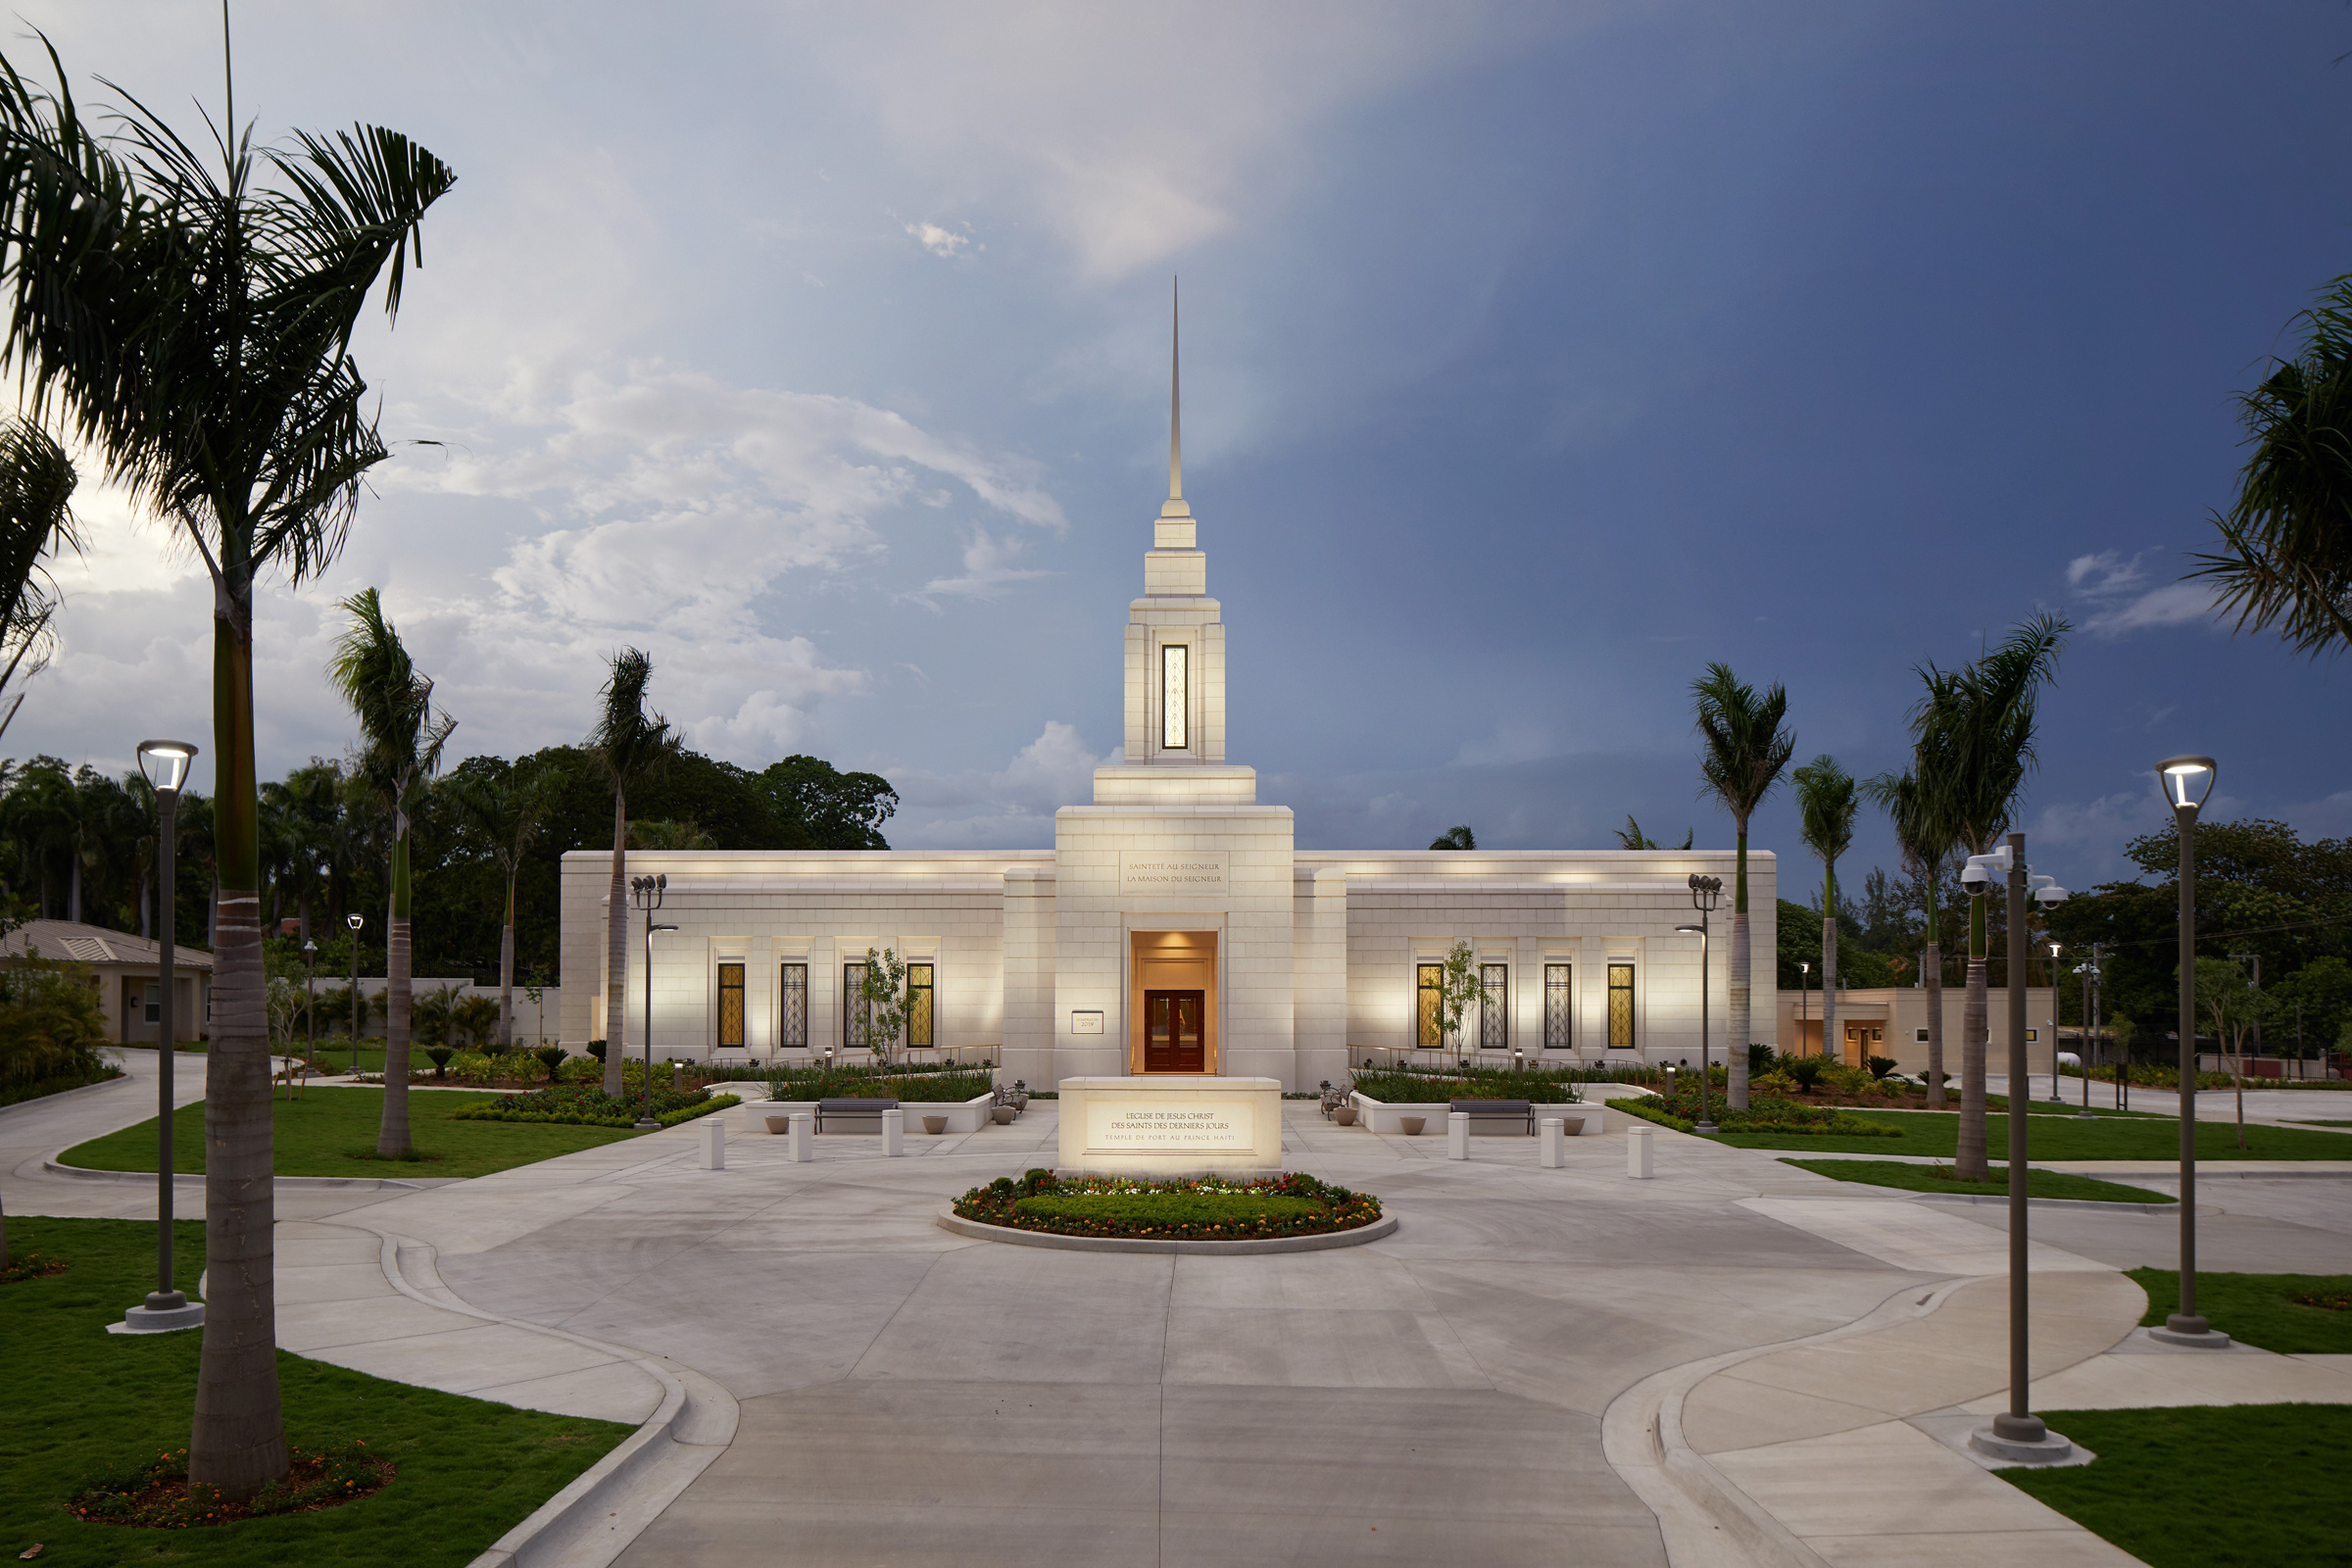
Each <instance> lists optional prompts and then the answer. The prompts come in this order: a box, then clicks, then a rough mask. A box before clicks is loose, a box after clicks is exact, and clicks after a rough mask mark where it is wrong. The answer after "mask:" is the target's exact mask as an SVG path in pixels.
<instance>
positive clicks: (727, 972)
mask: <svg viewBox="0 0 2352 1568" xmlns="http://www.w3.org/2000/svg"><path fill="white" fill-rule="evenodd" d="M718 1049H719V1050H721V1051H740V1050H742V1049H743V965H742V964H740V963H722V964H720V965H719V966H718Z"/></svg>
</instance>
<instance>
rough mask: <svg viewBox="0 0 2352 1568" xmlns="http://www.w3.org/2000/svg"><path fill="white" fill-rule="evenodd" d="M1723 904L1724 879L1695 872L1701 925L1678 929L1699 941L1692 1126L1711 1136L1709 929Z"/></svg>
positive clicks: (1694, 888)
mask: <svg viewBox="0 0 2352 1568" xmlns="http://www.w3.org/2000/svg"><path fill="white" fill-rule="evenodd" d="M1722 903H1723V878H1721V877H1719V876H1700V875H1698V874H1697V873H1696V872H1692V873H1691V907H1692V908H1693V909H1696V910H1697V911H1698V924H1696V925H1678V926H1676V927H1675V929H1676V930H1677V931H1681V932H1684V933H1687V934H1694V935H1696V936H1697V938H1698V1120H1697V1121H1696V1122H1694V1123H1692V1124H1691V1131H1692V1132H1694V1133H1711V1132H1714V1131H1716V1130H1717V1129H1716V1126H1715V1114H1714V1111H1713V1110H1712V1109H1711V1108H1710V1107H1709V1105H1708V1101H1707V1050H1708V1048H1709V1046H1711V1045H1712V1044H1713V1041H1714V1035H1713V1030H1712V1028H1711V1024H1710V1020H1709V1018H1708V1014H1707V991H1708V987H1707V950H1708V948H1709V947H1711V946H1712V943H1711V941H1710V935H1711V933H1710V932H1709V930H1708V926H1709V925H1710V924H1711V923H1712V922H1711V920H1710V918H1709V917H1710V916H1712V915H1713V914H1714V912H1715V910H1716V907H1718V906H1719V905H1721V904H1722ZM1725 1051H1726V1053H1727V1054H1726V1060H1725V1065H1726V1067H1727V1068H1728V1067H1729V1065H1730V1060H1729V1054H1728V1053H1729V1051H1730V1047H1728V1046H1727V1047H1725Z"/></svg>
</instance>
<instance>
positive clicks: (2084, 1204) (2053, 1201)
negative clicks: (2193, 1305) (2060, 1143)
mask: <svg viewBox="0 0 2352 1568" xmlns="http://www.w3.org/2000/svg"><path fill="white" fill-rule="evenodd" d="M1889 1191H1893V1192H1900V1191H1901V1189H1900V1188H1891V1189H1889ZM1911 1201H1913V1202H1917V1203H1997V1204H1999V1205H2000V1206H2001V1207H2003V1208H2007V1207H2008V1206H2009V1200H2008V1199H2006V1198H1996V1197H1994V1196H1993V1195H1992V1194H1990V1193H1913V1194H1911ZM2026 1202H2027V1203H2028V1204H2029V1205H2030V1206H2032V1207H2034V1208H2088V1209H2101V1210H2104V1211H2106V1212H2108V1213H2111V1214H2161V1215H2164V1216H2166V1217H2168V1218H2178V1217H2179V1216H2180V1200H2179V1199H2177V1198H2176V1199H2174V1200H2172V1201H2170V1202H2164V1203H2130V1202H2126V1201H2123V1200H2121V1199H2114V1198H2035V1197H2034V1196H2032V1195H2031V1194H2029V1195H2028V1196H2027V1198H2026ZM2197 1212H2198V1213H2199V1214H2203V1213H2205V1212H2207V1210H2206V1208H2205V1205H2204V1204H2202V1203H2199V1204H2198V1205H2197ZM2214 1212H2217V1213H2218V1212H2220V1211H2219V1210H2214Z"/></svg>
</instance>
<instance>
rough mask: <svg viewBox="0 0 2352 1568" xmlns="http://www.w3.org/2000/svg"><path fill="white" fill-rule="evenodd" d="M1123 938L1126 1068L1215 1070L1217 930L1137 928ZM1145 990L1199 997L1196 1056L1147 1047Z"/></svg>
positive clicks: (1129, 1069)
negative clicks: (1126, 951)
mask: <svg viewBox="0 0 2352 1568" xmlns="http://www.w3.org/2000/svg"><path fill="white" fill-rule="evenodd" d="M1128 940H1129V944H1130V946H1129V961H1128V965H1127V968H1128V976H1129V981H1128V987H1127V1018H1128V1025H1127V1054H1128V1061H1127V1070H1128V1071H1129V1072H1132V1073H1147V1072H1171V1071H1173V1072H1202V1073H1213V1072H1215V1071H1217V934H1216V933H1215V932H1214V931H1137V932H1134V933H1132V934H1131V935H1130V937H1129V939H1128ZM1147 992H1150V993H1152V994H1154V995H1159V994H1165V993H1189V994H1191V995H1194V996H1197V997H1198V998H1199V999H1200V1000H1199V1002H1198V1004H1196V1005H1198V1007H1199V1009H1200V1011H1199V1020H1200V1022H1199V1026H1198V1027H1199V1038H1200V1048H1199V1051H1198V1054H1195V1053H1194V1052H1193V1051H1191V1050H1189V1049H1188V1050H1185V1051H1182V1052H1171V1051H1168V1050H1164V1049H1163V1050H1161V1051H1158V1052H1153V1051H1151V1050H1149V1049H1148V1042H1147V1040H1146V1038H1145V1036H1146V1026H1147V1017H1148V1014H1149V1011H1150V1008H1149V1006H1148V1005H1147V999H1146V995H1145V994H1146V993H1147ZM1195 1060H1198V1061H1199V1062H1200V1065H1199V1066H1197V1067H1196V1066H1193V1065H1192V1063H1193V1062H1194V1061H1195ZM1178 1063H1181V1065H1178Z"/></svg>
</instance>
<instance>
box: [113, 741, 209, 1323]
mask: <svg viewBox="0 0 2352 1568" xmlns="http://www.w3.org/2000/svg"><path fill="white" fill-rule="evenodd" d="M195 758H196V748H195V747H194V746H192V745H190V744H189V743H188V742H186V741H141V742H140V743H139V771H140V773H142V774H143V775H145V777H146V779H147V782H148V783H149V784H150V785H152V786H154V789H155V803H156V812H157V818H158V820H157V824H156V841H155V849H156V856H155V858H156V872H157V877H158V889H157V899H156V903H157V905H158V906H159V907H158V908H157V910H156V914H157V919H156V929H155V934H156V943H157V949H158V952H157V954H156V978H157V980H158V981H160V982H161V984H159V985H158V986H157V988H156V990H157V995H158V998H159V1001H158V1003H157V1007H156V1037H155V1060H156V1069H157V1072H156V1115H155V1141H156V1162H155V1289H154V1290H153V1291H151V1292H149V1293H148V1296H147V1299H146V1300H145V1302H143V1303H142V1304H140V1305H138V1306H134V1307H132V1308H131V1309H130V1310H129V1311H127V1312H124V1313H123V1328H125V1329H126V1330H128V1331H129V1332H131V1333H134V1334H144V1333H160V1332H162V1331H164V1330H166V1329H187V1328H194V1327H195V1326H196V1325H197V1324H199V1323H202V1322H203V1321H204V1303H203V1302H201V1301H190V1300H189V1299H188V1298H187V1295H186V1293H185V1292H182V1291H176V1290H173V1289H172V1062H173V1057H174V1051H173V1048H174V1047H175V1046H176V1045H177V1044H178V1039H177V1036H178V1034H179V1025H178V1019H177V1018H176V1017H175V1016H174V1012H175V1009H174V1008H173V1006H172V1003H173V1002H175V1001H176V1000H177V999H176V998H175V997H174V996H173V995H172V993H173V992H174V991H176V990H177V989H178V985H177V982H178V979H179V976H178V973H177V970H178V963H177V960H176V958H175V956H174V955H173V953H172V906H173V905H175V904H176V903H178V899H177V897H176V894H177V891H178V888H177V878H178V872H177V871H176V870H175V869H174V865H173V861H174V858H175V857H174V854H173V852H174V851H175V850H177V849H178V847H179V836H178V835H179V825H178V824H179V788H180V786H181V785H182V784H184V783H186V782H187V777H188V764H189V763H190V762H191V761H193V760H195Z"/></svg>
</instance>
